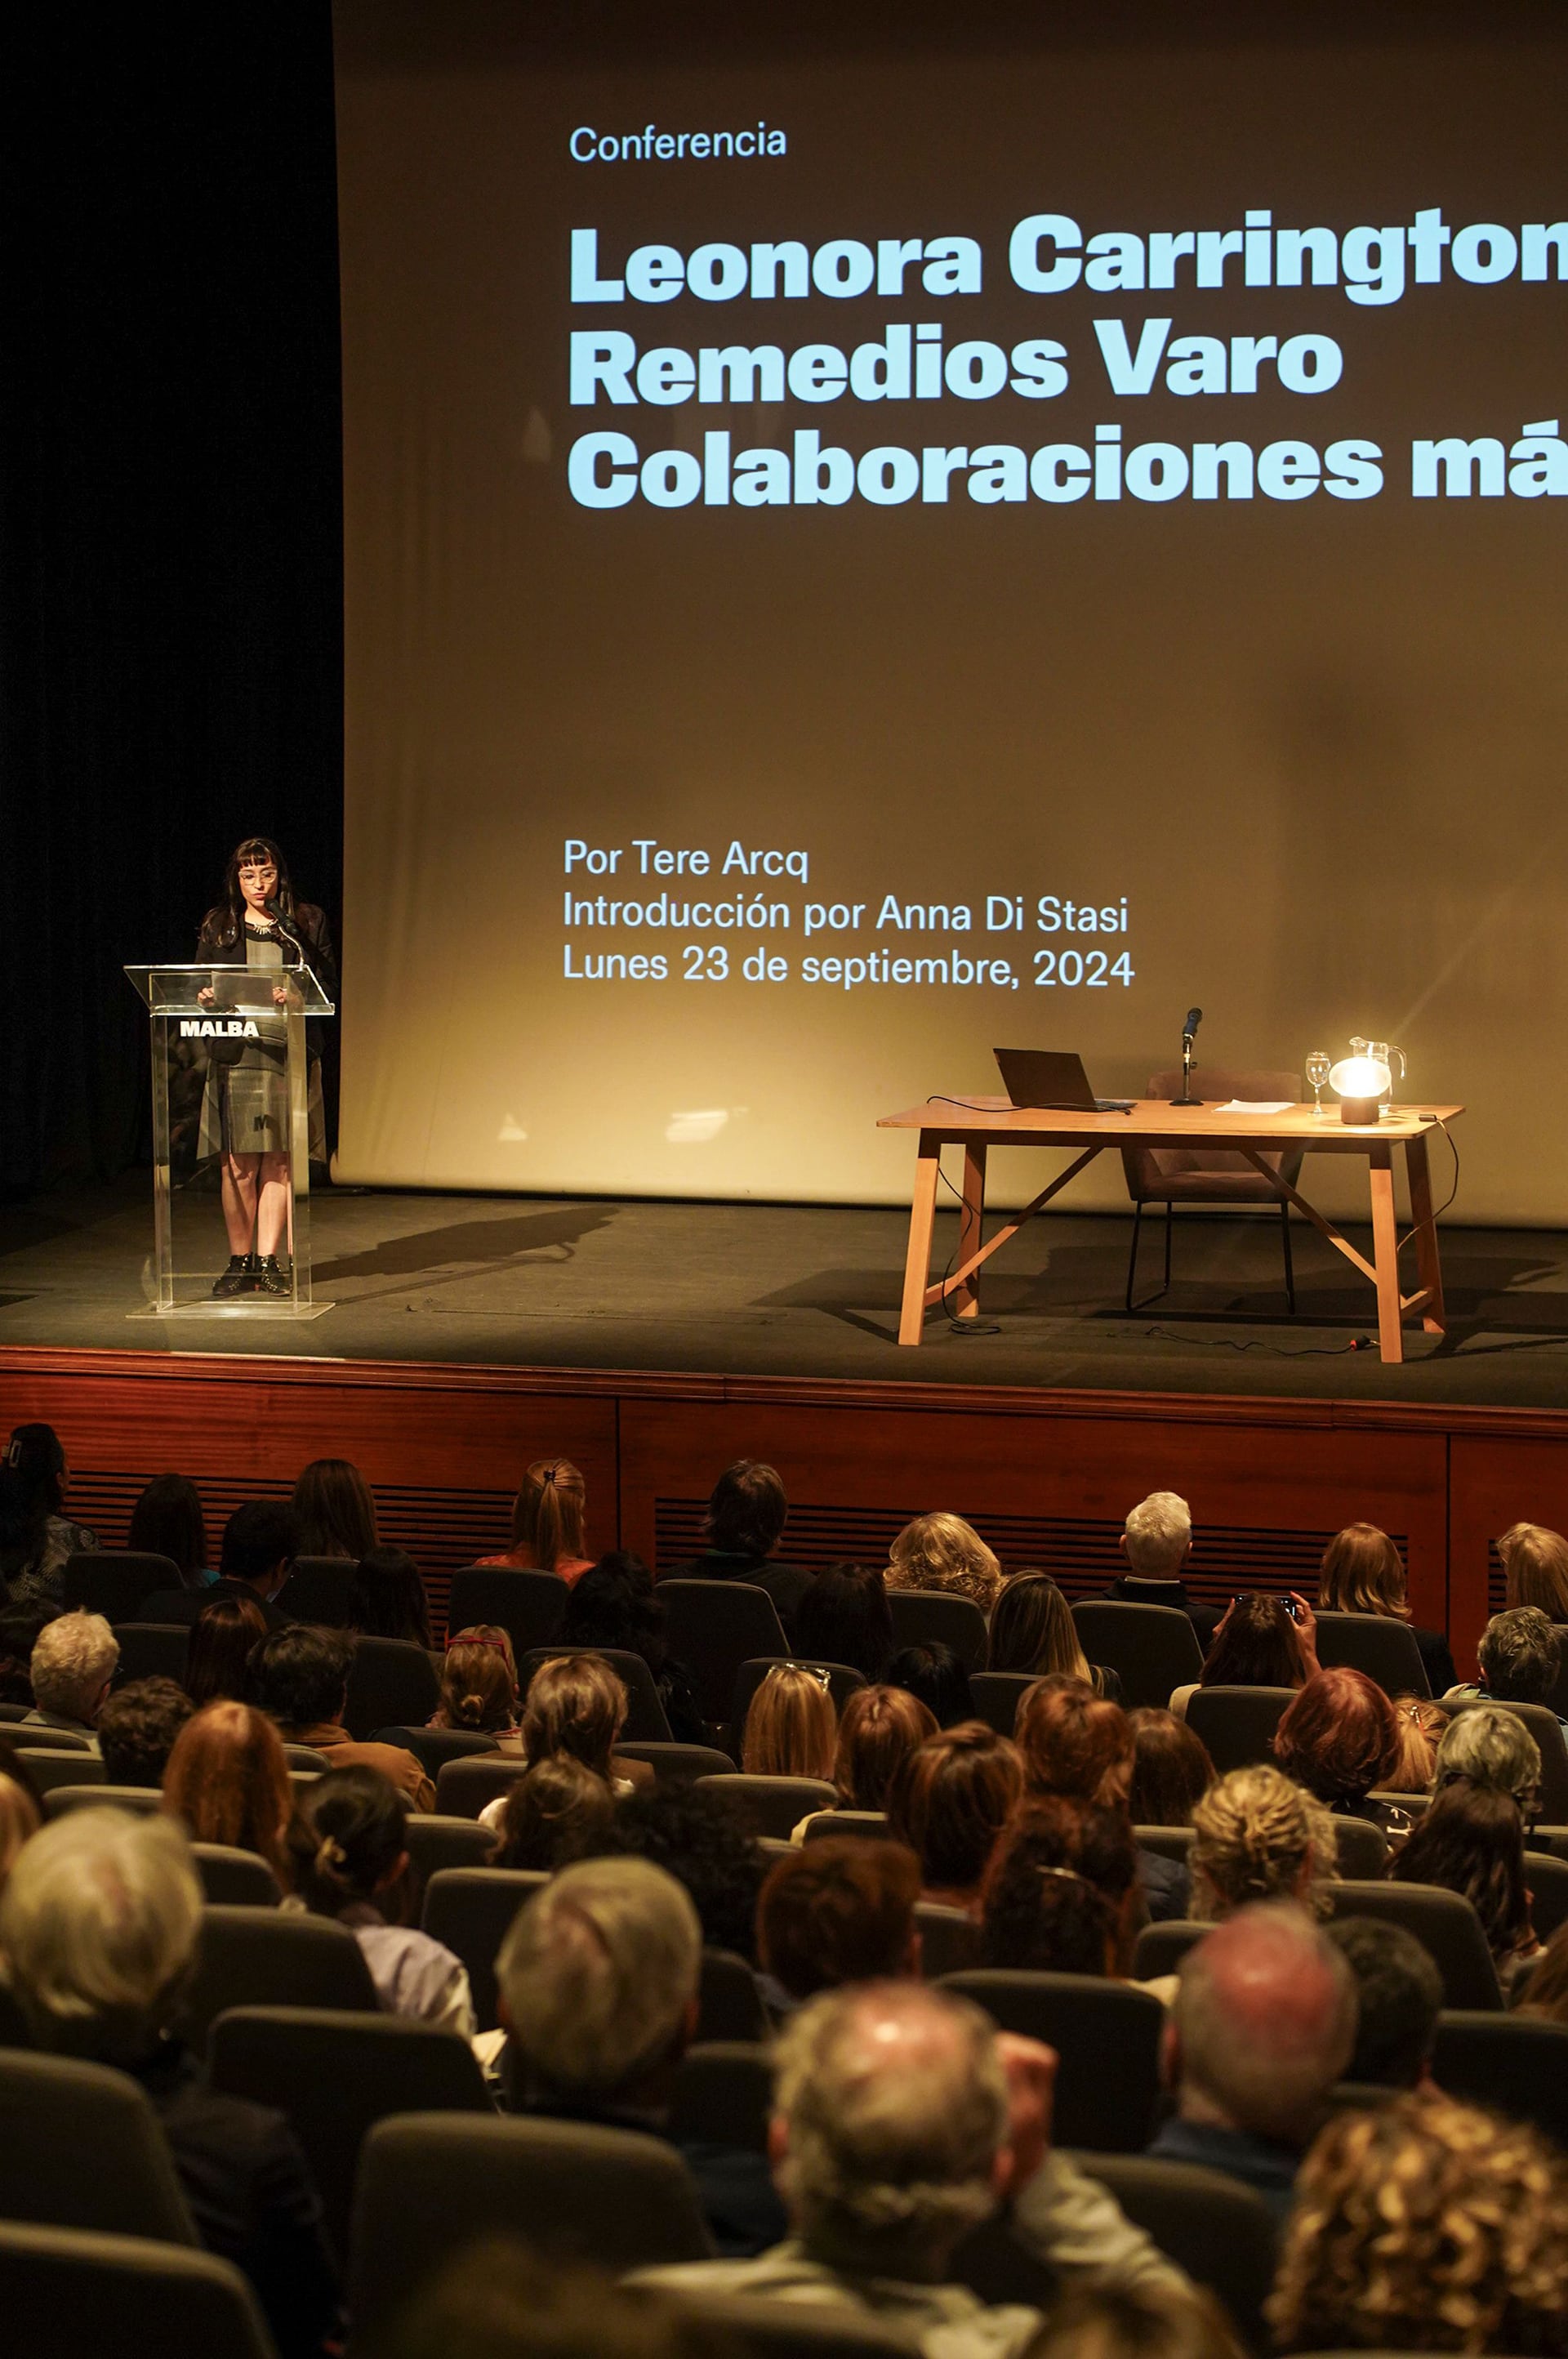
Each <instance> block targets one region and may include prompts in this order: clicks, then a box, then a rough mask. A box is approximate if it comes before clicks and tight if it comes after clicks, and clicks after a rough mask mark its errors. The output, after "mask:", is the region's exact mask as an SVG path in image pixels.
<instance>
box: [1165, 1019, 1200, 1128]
mask: <svg viewBox="0 0 1568 2359" xmlns="http://www.w3.org/2000/svg"><path fill="white" fill-rule="evenodd" d="M1202 1022H1203V1009H1202V1008H1201V1007H1189V1008H1188V1010H1187V1015H1186V1021H1185V1023H1184V1025H1183V1026H1182V1094H1181V1096H1180V1097H1179V1098H1173V1099H1172V1100H1171V1103H1172V1104H1173V1105H1179V1106H1198V1105H1202V1103H1203V1100H1202V1098H1195V1097H1194V1095H1193V1040H1194V1038H1195V1035H1196V1032H1197V1028H1198V1026H1199V1025H1200V1024H1201V1023H1202Z"/></svg>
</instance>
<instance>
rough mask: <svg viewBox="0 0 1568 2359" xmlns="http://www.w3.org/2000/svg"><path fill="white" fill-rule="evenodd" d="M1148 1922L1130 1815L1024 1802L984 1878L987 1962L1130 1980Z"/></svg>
mask: <svg viewBox="0 0 1568 2359" xmlns="http://www.w3.org/2000/svg"><path fill="white" fill-rule="evenodd" d="M1141 1916H1142V1908H1141V1892H1140V1889H1139V1883H1138V1846H1137V1845H1136V1843H1134V1842H1133V1840H1132V1829H1131V1827H1130V1825H1129V1823H1128V1821H1127V1815H1126V1813H1125V1811H1123V1810H1104V1809H1102V1808H1101V1807H1100V1806H1099V1805H1098V1804H1097V1803H1093V1802H1072V1801H1068V1800H1066V1799H1065V1798H1064V1797H1063V1796H1061V1795H1059V1794H1051V1795H1044V1796H1041V1797H1039V1798H1038V1799H1032V1800H1029V1801H1026V1802H1025V1803H1024V1804H1023V1806H1022V1809H1021V1810H1019V1811H1018V1813H1017V1815H1016V1816H1015V1817H1014V1818H1013V1819H1012V1821H1011V1823H1010V1824H1009V1826H1008V1827H1007V1828H1006V1830H1005V1832H1003V1834H1002V1837H1001V1840H1000V1843H998V1845H997V1847H996V1852H995V1854H994V1855H993V1857H992V1860H991V1864H990V1868H989V1873H988V1875H987V1876H986V1882H985V1891H984V1896H983V1898H982V1902H981V1909H980V1962H981V1964H982V1965H987V1966H1013V1967H1019V1968H1023V1969H1027V1970H1029V1971H1031V1972H1037V1973H1055V1974H1099V1975H1109V1976H1111V1977H1118V1976H1125V1975H1127V1974H1128V1973H1130V1971H1131V1961H1132V1944H1133V1941H1134V1940H1135V1939H1136V1936H1137V1932H1138V1926H1139V1921H1140V1920H1141Z"/></svg>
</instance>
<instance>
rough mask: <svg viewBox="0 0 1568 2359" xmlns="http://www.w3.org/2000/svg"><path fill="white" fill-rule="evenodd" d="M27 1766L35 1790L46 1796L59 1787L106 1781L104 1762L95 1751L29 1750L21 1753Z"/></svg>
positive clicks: (92, 1784) (96, 1783) (97, 1783)
mask: <svg viewBox="0 0 1568 2359" xmlns="http://www.w3.org/2000/svg"><path fill="white" fill-rule="evenodd" d="M22 1758H23V1760H24V1761H25V1762H26V1763H27V1775H28V1777H30V1778H31V1779H32V1781H33V1786H34V1788H35V1790H36V1791H37V1792H38V1794H40V1795H42V1796H45V1797H47V1796H48V1795H49V1794H51V1793H52V1792H53V1791H54V1789H55V1788H56V1787H57V1786H102V1785H103V1783H104V1777H103V1762H102V1761H100V1759H99V1758H98V1756H97V1755H96V1753H56V1752H55V1751H54V1750H53V1749H52V1748H50V1749H49V1750H48V1751H45V1750H44V1749H43V1748H42V1747H41V1746H40V1747H39V1748H38V1751H36V1752H34V1751H31V1750H29V1751H27V1752H26V1753H24V1754H23V1756H22Z"/></svg>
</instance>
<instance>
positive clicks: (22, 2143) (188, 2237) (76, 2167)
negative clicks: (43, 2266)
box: [0, 2049, 196, 2245]
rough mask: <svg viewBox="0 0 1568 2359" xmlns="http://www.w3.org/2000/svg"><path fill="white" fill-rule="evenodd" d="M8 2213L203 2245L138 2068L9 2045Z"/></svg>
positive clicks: (5, 2117) (3, 2100) (5, 2080)
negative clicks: (136, 2075)
mask: <svg viewBox="0 0 1568 2359" xmlns="http://www.w3.org/2000/svg"><path fill="white" fill-rule="evenodd" d="M0 2220H11V2221H16V2220H29V2221H32V2222H34V2223H36V2224H37V2225H38V2226H40V2227H48V2228H92V2229H96V2230H98V2231H100V2232H101V2233H102V2234H107V2235H114V2236H157V2237H161V2238H162V2239H163V2241H164V2242H165V2243H166V2244H169V2245H194V2244H195V2242H196V2230H195V2228H194V2226H193V2225H192V2223H191V2219H190V2213H189V2210H188V2208H187V2205H186V2201H185V2197H184V2195H183V2194H182V2193H181V2191H180V2186H179V2180H178V2178H177V2176H176V2175H175V2168H174V2163H173V2160H172V2158H171V2157H170V2155H169V2150H168V2141H167V2140H166V2139H165V2137H164V2134H163V2130H162V2127H161V2125H159V2122H158V2117H157V2114H155V2113H154V2111H153V2108H152V2104H151V2101H150V2100H149V2099H148V2097H147V2095H146V2092H145V2091H144V2090H143V2089H141V2088H140V2087H138V2085H137V2083H136V2082H135V2081H133V2080H132V2079H131V2077H130V2074H129V2073H128V2072H114V2071H110V2070H109V2068H108V2066H107V2065H104V2064H85V2063H81V2062H80V2061H78V2060H77V2059H75V2058H74V2057H64V2056H35V2055H29V2054H26V2053H24V2052H23V2051H22V2050H20V2049H0Z"/></svg>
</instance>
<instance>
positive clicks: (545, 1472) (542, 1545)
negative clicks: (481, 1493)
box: [479, 1458, 593, 1582]
mask: <svg viewBox="0 0 1568 2359" xmlns="http://www.w3.org/2000/svg"><path fill="white" fill-rule="evenodd" d="M587 1503H588V1486H587V1484H585V1483H584V1481H583V1479H582V1476H581V1474H580V1473H579V1471H578V1469H577V1468H576V1467H575V1466H574V1465H573V1464H572V1462H571V1460H570V1459H569V1458H535V1461H534V1463H533V1464H532V1466H530V1467H529V1468H528V1470H527V1472H526V1473H524V1477H523V1486H522V1488H521V1490H520V1491H519V1492H518V1494H517V1499H516V1504H515V1505H514V1507H513V1510H512V1545H511V1547H510V1548H509V1549H503V1551H502V1553H501V1555H499V1556H481V1558H480V1560H479V1561H480V1563H481V1564H510V1565H514V1566H516V1567H517V1568H518V1569H519V1570H520V1571H524V1572H530V1571H531V1572H558V1573H559V1574H560V1577H561V1579H562V1580H563V1581H566V1582H572V1581H579V1580H580V1579H581V1578H582V1575H583V1574H584V1573H585V1572H586V1571H588V1569H589V1565H590V1564H591V1563H592V1561H593V1560H592V1558H591V1557H590V1556H589V1554H588V1552H587V1545H586V1542H585V1539H584V1534H583V1524H584V1516H585V1513H586V1509H587Z"/></svg>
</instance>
